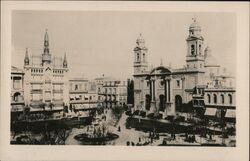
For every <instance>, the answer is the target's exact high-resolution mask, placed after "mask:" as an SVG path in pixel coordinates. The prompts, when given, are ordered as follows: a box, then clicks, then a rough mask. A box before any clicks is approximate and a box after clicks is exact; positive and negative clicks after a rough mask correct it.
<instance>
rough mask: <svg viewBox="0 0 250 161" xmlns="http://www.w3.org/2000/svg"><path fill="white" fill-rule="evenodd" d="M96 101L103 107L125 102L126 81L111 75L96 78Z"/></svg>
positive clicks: (119, 104)
mask: <svg viewBox="0 0 250 161" xmlns="http://www.w3.org/2000/svg"><path fill="white" fill-rule="evenodd" d="M95 81H96V82H97V91H98V101H99V103H100V105H102V106H104V107H114V106H121V105H125V104H127V81H126V80H119V79H115V78H112V77H100V78H96V79H95Z"/></svg>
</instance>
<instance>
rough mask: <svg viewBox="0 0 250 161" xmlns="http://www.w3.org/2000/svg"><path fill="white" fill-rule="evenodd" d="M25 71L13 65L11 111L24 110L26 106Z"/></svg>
mask: <svg viewBox="0 0 250 161" xmlns="http://www.w3.org/2000/svg"><path fill="white" fill-rule="evenodd" d="M23 86H24V72H23V70H22V69H19V68H17V67H14V66H12V67H11V111H12V112H17V111H23V108H24V105H25V104H24V88H23Z"/></svg>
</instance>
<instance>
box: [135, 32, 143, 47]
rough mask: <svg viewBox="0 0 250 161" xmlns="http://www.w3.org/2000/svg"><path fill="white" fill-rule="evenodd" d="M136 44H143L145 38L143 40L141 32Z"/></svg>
mask: <svg viewBox="0 0 250 161" xmlns="http://www.w3.org/2000/svg"><path fill="white" fill-rule="evenodd" d="M136 44H137V45H138V46H142V45H144V44H145V40H144V38H143V37H142V34H140V35H139V37H138V38H137V40H136Z"/></svg>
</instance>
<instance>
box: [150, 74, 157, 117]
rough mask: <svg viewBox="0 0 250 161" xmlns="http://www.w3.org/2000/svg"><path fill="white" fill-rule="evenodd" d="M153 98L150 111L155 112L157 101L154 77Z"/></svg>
mask: <svg viewBox="0 0 250 161" xmlns="http://www.w3.org/2000/svg"><path fill="white" fill-rule="evenodd" d="M151 82H152V100H151V107H150V111H151V112H153V113H155V112H156V102H155V80H154V79H152V81H151Z"/></svg>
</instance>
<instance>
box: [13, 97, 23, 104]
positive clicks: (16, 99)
mask: <svg viewBox="0 0 250 161" xmlns="http://www.w3.org/2000/svg"><path fill="white" fill-rule="evenodd" d="M11 105H24V98H23V96H20V95H18V96H13V97H11Z"/></svg>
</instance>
